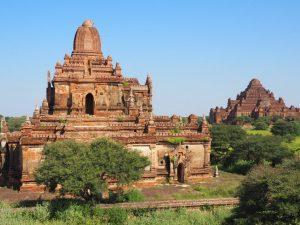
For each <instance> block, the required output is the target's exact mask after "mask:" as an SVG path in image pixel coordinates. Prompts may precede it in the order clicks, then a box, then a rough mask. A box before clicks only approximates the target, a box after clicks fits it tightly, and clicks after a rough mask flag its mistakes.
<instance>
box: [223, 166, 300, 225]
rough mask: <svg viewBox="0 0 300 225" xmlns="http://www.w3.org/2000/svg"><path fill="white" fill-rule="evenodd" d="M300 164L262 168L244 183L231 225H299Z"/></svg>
mask: <svg viewBox="0 0 300 225" xmlns="http://www.w3.org/2000/svg"><path fill="white" fill-rule="evenodd" d="M299 177H300V161H299V160H298V161H290V162H288V163H286V164H284V165H282V166H280V167H275V168H274V167H269V166H262V165H261V166H258V167H256V168H255V169H254V170H253V171H251V172H250V173H249V175H248V176H247V178H246V179H245V181H244V182H243V183H242V185H241V187H240V190H239V192H238V196H239V199H240V203H239V205H238V207H237V208H236V210H235V211H234V214H233V216H232V217H231V218H230V219H228V220H227V224H230V225H232V224H233V225H234V224H237V225H253V224H265V225H284V224H290V225H297V224H299V221H300V188H299V187H300V179H299Z"/></svg>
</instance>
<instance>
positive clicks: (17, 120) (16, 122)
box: [5, 116, 26, 132]
mask: <svg viewBox="0 0 300 225" xmlns="http://www.w3.org/2000/svg"><path fill="white" fill-rule="evenodd" d="M5 120H6V122H7V126H8V129H9V131H10V132H13V131H18V130H20V128H21V126H22V124H23V123H24V122H25V120H26V116H20V117H5Z"/></svg>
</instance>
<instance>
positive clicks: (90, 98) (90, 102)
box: [85, 93, 95, 115]
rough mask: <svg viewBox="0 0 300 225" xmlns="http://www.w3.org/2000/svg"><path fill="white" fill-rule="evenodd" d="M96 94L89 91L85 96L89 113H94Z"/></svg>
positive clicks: (86, 111)
mask: <svg viewBox="0 0 300 225" xmlns="http://www.w3.org/2000/svg"><path fill="white" fill-rule="evenodd" d="M94 106H95V103H94V96H93V95H92V94H91V93H89V94H87V95H86V97H85V113H86V114H89V115H94Z"/></svg>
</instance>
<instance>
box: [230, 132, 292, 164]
mask: <svg viewBox="0 0 300 225" xmlns="http://www.w3.org/2000/svg"><path fill="white" fill-rule="evenodd" d="M282 141H283V140H282V139H281V138H278V137H274V136H261V135H256V136H255V135H250V136H248V137H247V138H246V139H245V140H243V141H242V142H240V143H239V144H237V146H236V148H235V150H234V151H233V152H232V153H231V155H230V156H229V157H228V158H227V159H226V163H224V165H225V166H226V167H227V168H228V167H229V166H232V165H234V164H236V163H237V162H238V161H239V160H246V161H250V162H251V163H250V165H251V164H252V163H253V164H259V163H262V162H263V161H267V162H270V163H271V164H272V165H273V166H275V165H277V164H279V163H281V162H282V160H283V159H285V158H288V157H291V156H292V153H291V152H290V151H289V150H288V149H287V148H286V147H284V146H282ZM250 165H249V166H250ZM250 168H251V167H250ZM250 168H249V169H250Z"/></svg>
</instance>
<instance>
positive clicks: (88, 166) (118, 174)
mask: <svg viewBox="0 0 300 225" xmlns="http://www.w3.org/2000/svg"><path fill="white" fill-rule="evenodd" d="M44 154H45V160H44V161H43V163H42V164H41V165H40V167H39V168H38V170H37V172H36V174H35V176H36V181H37V182H38V183H40V184H45V185H46V186H47V187H48V188H49V189H50V190H52V191H53V190H54V189H55V188H56V187H57V185H58V184H60V185H61V186H62V187H61V189H60V194H61V195H65V194H72V195H74V196H78V197H82V198H84V199H85V200H92V199H96V200H97V199H99V197H100V194H101V192H102V191H104V190H105V189H106V187H107V178H113V179H116V181H117V184H118V185H122V184H129V183H130V182H132V181H136V180H138V179H140V177H141V175H142V173H143V169H144V168H145V167H146V166H147V165H148V164H149V161H148V159H147V158H146V157H142V156H140V155H139V153H138V152H136V151H128V150H127V149H126V148H125V147H124V146H123V145H121V144H119V143H116V142H114V141H111V140H108V139H99V140H96V141H94V142H93V143H91V145H89V146H88V145H85V144H79V143H77V142H74V141H62V142H54V143H51V144H49V145H47V146H46V147H45V149H44ZM120 159H122V160H120Z"/></svg>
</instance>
